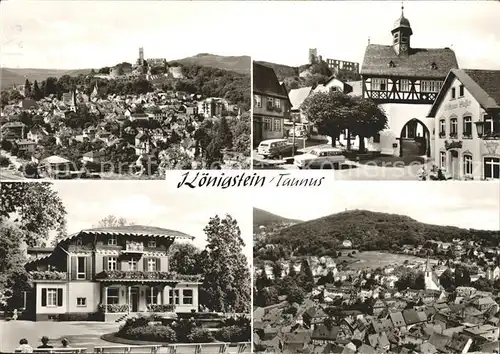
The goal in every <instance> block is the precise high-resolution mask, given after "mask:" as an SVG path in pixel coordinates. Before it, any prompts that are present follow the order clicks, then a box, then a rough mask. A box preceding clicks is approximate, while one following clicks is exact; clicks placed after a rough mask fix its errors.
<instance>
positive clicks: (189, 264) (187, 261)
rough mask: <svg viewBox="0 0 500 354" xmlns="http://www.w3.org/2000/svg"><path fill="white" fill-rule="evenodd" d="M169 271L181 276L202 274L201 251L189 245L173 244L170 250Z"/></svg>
mask: <svg viewBox="0 0 500 354" xmlns="http://www.w3.org/2000/svg"><path fill="white" fill-rule="evenodd" d="M170 254H171V255H170V258H169V259H170V263H169V269H170V270H171V271H172V272H177V273H179V274H191V275H196V274H200V273H201V269H200V264H199V262H198V259H199V258H200V250H199V249H198V248H196V247H195V246H193V245H191V244H189V243H179V244H173V245H172V247H171V248H170Z"/></svg>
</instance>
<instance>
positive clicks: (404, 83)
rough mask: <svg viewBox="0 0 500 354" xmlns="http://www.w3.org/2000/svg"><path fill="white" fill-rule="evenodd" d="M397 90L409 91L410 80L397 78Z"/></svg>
mask: <svg viewBox="0 0 500 354" xmlns="http://www.w3.org/2000/svg"><path fill="white" fill-rule="evenodd" d="M399 91H402V92H408V91H410V80H406V79H401V80H399Z"/></svg>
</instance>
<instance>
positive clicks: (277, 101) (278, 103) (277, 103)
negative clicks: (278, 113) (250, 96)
mask: <svg viewBox="0 0 500 354" xmlns="http://www.w3.org/2000/svg"><path fill="white" fill-rule="evenodd" d="M274 107H276V108H281V100H280V99H279V98H275V99H274Z"/></svg>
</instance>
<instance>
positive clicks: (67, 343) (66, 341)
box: [61, 338, 69, 348]
mask: <svg viewBox="0 0 500 354" xmlns="http://www.w3.org/2000/svg"><path fill="white" fill-rule="evenodd" d="M61 344H62V346H63V348H69V341H68V340H67V339H66V338H63V339H62V340H61Z"/></svg>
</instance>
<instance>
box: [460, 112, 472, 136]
mask: <svg viewBox="0 0 500 354" xmlns="http://www.w3.org/2000/svg"><path fill="white" fill-rule="evenodd" d="M467 125H469V126H470V129H469V130H470V134H469V135H467V134H466V131H465V127H466V126H467ZM462 135H463V136H470V137H471V138H472V116H470V115H466V116H464V118H463V120H462Z"/></svg>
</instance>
